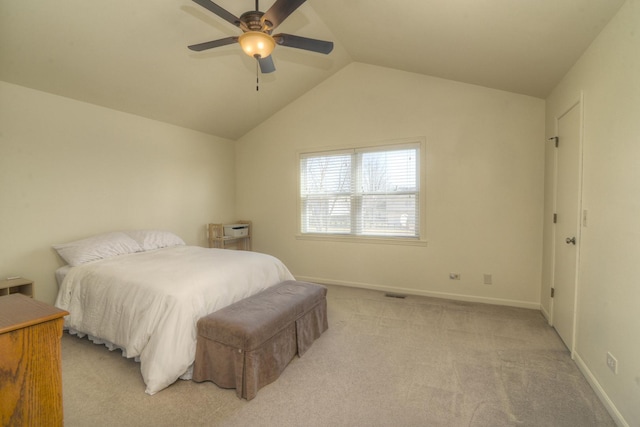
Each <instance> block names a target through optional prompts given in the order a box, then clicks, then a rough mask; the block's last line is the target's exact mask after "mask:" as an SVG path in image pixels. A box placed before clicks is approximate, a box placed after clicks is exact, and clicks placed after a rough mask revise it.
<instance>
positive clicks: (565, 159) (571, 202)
mask: <svg viewBox="0 0 640 427" xmlns="http://www.w3.org/2000/svg"><path fill="white" fill-rule="evenodd" d="M581 116H582V114H581V103H578V104H576V105H574V106H573V107H572V108H571V109H569V110H568V111H567V112H566V113H564V114H563V115H562V116H560V117H559V118H558V121H557V125H558V148H557V149H556V154H557V163H556V167H557V171H556V212H555V213H556V220H555V221H556V224H555V242H554V245H555V260H554V275H553V277H554V281H553V288H554V289H553V291H554V297H553V326H554V327H555V329H556V331H558V334H559V335H560V337H561V338H562V340H563V341H564V343H565V345H566V346H567V347H568V348H569V350H570V351H572V352H573V346H574V332H575V312H576V289H577V271H578V268H577V267H578V247H579V245H580V239H579V238H580V236H579V230H580V222H579V219H580V181H581V160H580V159H581V143H580V140H581V129H582V117H581Z"/></svg>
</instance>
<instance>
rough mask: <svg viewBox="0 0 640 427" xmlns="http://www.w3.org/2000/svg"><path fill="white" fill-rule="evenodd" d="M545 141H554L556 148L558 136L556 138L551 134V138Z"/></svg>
mask: <svg viewBox="0 0 640 427" xmlns="http://www.w3.org/2000/svg"><path fill="white" fill-rule="evenodd" d="M547 141H554V143H555V145H556V148H558V144H559V141H560V138H558V137H557V136H552V137H551V138H549V139H547Z"/></svg>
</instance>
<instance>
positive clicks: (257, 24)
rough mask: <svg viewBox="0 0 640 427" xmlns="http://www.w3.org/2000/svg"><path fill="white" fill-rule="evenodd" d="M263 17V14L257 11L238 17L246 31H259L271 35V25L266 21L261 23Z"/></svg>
mask: <svg viewBox="0 0 640 427" xmlns="http://www.w3.org/2000/svg"><path fill="white" fill-rule="evenodd" d="M263 16H264V12H260V11H259V10H253V11H249V12H245V13H243V14H242V15H240V22H242V23H243V24H244V26H245V27H246V28H247V30H248V31H261V32H263V33H267V34H271V28H273V24H272V23H271V22H269V21H266V20H265V21H263V20H262V17H263ZM241 28H242V27H241Z"/></svg>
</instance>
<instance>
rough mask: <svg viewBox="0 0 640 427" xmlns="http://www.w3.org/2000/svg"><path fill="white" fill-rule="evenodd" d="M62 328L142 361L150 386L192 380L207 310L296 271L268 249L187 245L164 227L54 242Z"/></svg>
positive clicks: (159, 387)
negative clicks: (60, 263) (198, 337)
mask: <svg viewBox="0 0 640 427" xmlns="http://www.w3.org/2000/svg"><path fill="white" fill-rule="evenodd" d="M54 248H55V249H56V251H57V252H58V254H59V255H60V256H61V257H62V258H63V259H64V260H65V261H66V262H67V264H68V265H66V266H64V267H61V268H60V269H58V270H57V271H56V279H57V280H58V283H59V291H58V296H57V298H56V302H55V305H56V307H59V308H62V309H64V310H67V311H69V313H70V314H69V315H68V316H66V317H65V322H64V327H65V329H66V330H68V331H69V333H71V334H76V335H79V336H81V337H82V336H85V335H87V336H88V337H89V339H91V340H92V341H93V342H95V343H98V344H104V345H106V346H107V347H109V348H110V349H116V348H117V349H121V350H122V354H123V356H125V357H128V358H135V359H136V360H137V361H139V362H140V370H141V373H142V378H143V380H144V382H145V384H146V390H145V391H146V393H148V394H155V393H157V392H159V391H160V390H162V389H164V388H166V387H168V386H169V385H171V384H172V383H174V382H175V381H176V380H177V379H178V378H182V379H191V371H192V365H193V361H194V358H195V348H196V335H197V330H196V324H197V321H198V319H200V318H201V317H203V316H205V315H207V314H209V313H212V312H214V311H216V310H219V309H221V308H223V307H225V306H227V305H230V304H232V303H234V302H236V301H239V300H241V299H243V298H246V297H248V296H251V295H253V294H256V293H258V292H260V291H262V290H264V289H266V288H268V287H270V286H273V285H275V284H277V283H280V282H282V281H285V280H292V279H293V276H292V275H291V273H290V272H289V270H288V269H287V267H286V266H285V265H284V264H283V263H282V262H281V261H280V260H278V259H277V258H274V257H272V256H270V255H266V254H261V253H257V252H248V251H233V250H225V249H210V248H203V247H199V246H187V245H185V244H184V242H183V241H182V239H180V238H179V237H178V236H176V235H174V234H172V233H169V232H164V231H154V230H136V231H130V232H114V233H106V234H103V235H100V236H94V237H92V238H89V239H83V240H79V241H74V242H70V243H67V244H63V245H56V246H54Z"/></svg>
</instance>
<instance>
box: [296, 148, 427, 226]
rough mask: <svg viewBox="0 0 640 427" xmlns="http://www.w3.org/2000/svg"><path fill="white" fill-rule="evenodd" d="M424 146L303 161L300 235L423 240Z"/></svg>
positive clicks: (313, 155) (326, 155) (314, 155)
mask: <svg viewBox="0 0 640 427" xmlns="http://www.w3.org/2000/svg"><path fill="white" fill-rule="evenodd" d="M419 159H420V145H419V144H418V143H416V144H409V145H407V144H403V145H402V146H386V147H375V148H365V149H357V150H350V151H348V152H326V153H306V154H302V155H301V156H300V224H301V230H300V231H301V233H302V234H337V235H354V236H371V237H375V236H377V237H406V238H418V237H419V236H420V230H419V224H420V209H419V206H420V164H419Z"/></svg>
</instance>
